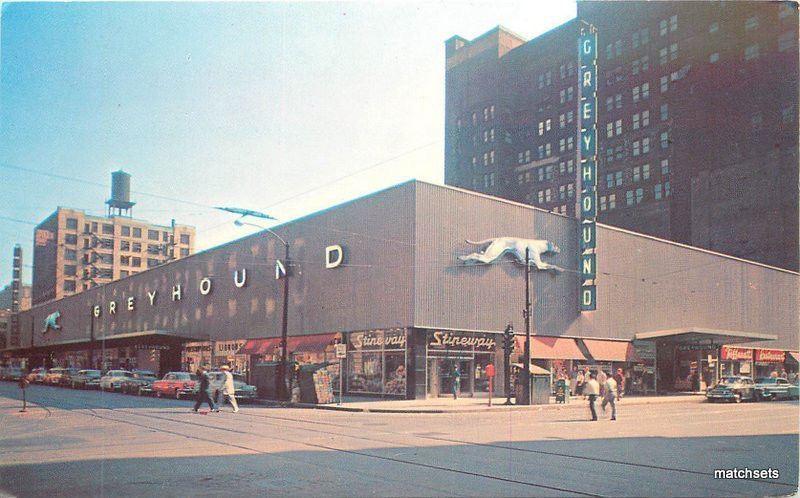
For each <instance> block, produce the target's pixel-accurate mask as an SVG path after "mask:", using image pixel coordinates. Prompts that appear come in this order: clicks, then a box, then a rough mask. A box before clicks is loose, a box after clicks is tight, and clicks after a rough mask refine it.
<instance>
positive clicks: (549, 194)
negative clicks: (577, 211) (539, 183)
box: [544, 189, 553, 202]
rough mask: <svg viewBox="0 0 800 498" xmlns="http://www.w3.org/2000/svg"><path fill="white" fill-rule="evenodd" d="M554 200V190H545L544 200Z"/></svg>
mask: <svg viewBox="0 0 800 498" xmlns="http://www.w3.org/2000/svg"><path fill="white" fill-rule="evenodd" d="M552 200H553V191H552V189H547V190H545V191H544V201H545V202H550V201H552Z"/></svg>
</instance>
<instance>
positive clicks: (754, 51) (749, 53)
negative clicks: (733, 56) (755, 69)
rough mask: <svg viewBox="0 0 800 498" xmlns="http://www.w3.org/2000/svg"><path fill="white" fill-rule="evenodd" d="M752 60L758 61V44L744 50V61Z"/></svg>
mask: <svg viewBox="0 0 800 498" xmlns="http://www.w3.org/2000/svg"><path fill="white" fill-rule="evenodd" d="M752 59H758V43H754V44H752V45H749V46H747V48H745V49H744V60H746V61H749V60H752Z"/></svg>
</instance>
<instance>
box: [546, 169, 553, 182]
mask: <svg viewBox="0 0 800 498" xmlns="http://www.w3.org/2000/svg"><path fill="white" fill-rule="evenodd" d="M544 178H545V179H546V180H552V179H553V167H552V166H547V167H546V168H545V169H544Z"/></svg>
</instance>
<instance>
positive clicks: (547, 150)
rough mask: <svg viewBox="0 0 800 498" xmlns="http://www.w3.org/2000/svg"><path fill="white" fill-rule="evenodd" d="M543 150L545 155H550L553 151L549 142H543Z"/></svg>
mask: <svg viewBox="0 0 800 498" xmlns="http://www.w3.org/2000/svg"><path fill="white" fill-rule="evenodd" d="M544 152H545V155H546V156H547V157H550V156H551V155H552V153H553V148H552V147H551V146H550V142H548V143H546V144H544Z"/></svg>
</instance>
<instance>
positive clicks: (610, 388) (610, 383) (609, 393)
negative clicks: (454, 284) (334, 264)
mask: <svg viewBox="0 0 800 498" xmlns="http://www.w3.org/2000/svg"><path fill="white" fill-rule="evenodd" d="M605 387H606V388H605V395H604V396H603V402H602V403H601V404H600V407H601V408H602V409H603V413H605V412H606V405H607V404H609V403H610V404H611V420H617V403H616V399H618V396H619V394H618V391H617V389H618V388H619V385H618V384H617V381H616V380H615V379H614V377H613V376H609V377H608V378H607V379H606V385H605Z"/></svg>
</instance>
